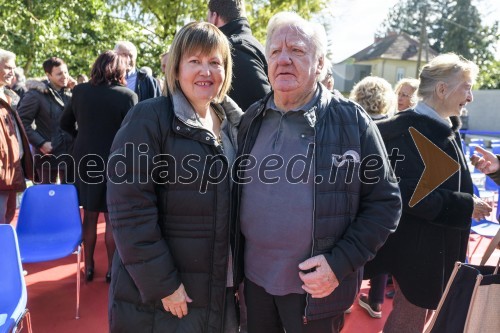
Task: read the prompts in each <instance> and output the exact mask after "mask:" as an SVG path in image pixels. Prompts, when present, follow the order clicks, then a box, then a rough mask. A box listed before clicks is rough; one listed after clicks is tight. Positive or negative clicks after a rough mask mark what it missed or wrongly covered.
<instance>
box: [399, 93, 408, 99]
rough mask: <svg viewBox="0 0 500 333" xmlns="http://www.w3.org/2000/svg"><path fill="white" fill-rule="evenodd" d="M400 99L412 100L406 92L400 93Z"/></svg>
mask: <svg viewBox="0 0 500 333" xmlns="http://www.w3.org/2000/svg"><path fill="white" fill-rule="evenodd" d="M398 97H404V98H410V97H411V96H410V95H408V94H407V93H404V92H399V93H398Z"/></svg>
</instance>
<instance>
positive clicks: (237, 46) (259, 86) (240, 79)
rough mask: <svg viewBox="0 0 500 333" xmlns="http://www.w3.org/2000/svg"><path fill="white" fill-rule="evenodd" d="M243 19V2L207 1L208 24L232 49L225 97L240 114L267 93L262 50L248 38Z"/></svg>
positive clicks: (226, 0) (249, 32)
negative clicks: (230, 73) (231, 75)
mask: <svg viewBox="0 0 500 333" xmlns="http://www.w3.org/2000/svg"><path fill="white" fill-rule="evenodd" d="M245 16H246V13H245V1H244V0H210V1H209V2H208V22H210V23H212V24H213V25H215V26H217V27H218V28H219V29H220V30H221V31H222V32H223V33H224V34H225V35H226V36H227V38H228V39H229V42H230V43H231V46H232V48H233V52H232V56H233V64H234V65H233V82H232V88H231V90H230V91H229V97H231V98H232V99H233V100H234V101H235V102H236V103H237V104H238V106H239V107H240V108H241V109H242V110H243V111H245V110H246V109H247V108H248V107H249V106H250V105H252V104H253V103H254V102H256V101H258V100H260V99H261V98H262V97H264V96H265V95H266V94H267V93H268V92H269V91H271V86H270V85H269V80H268V78H267V61H266V57H265V56H264V48H263V47H262V45H261V44H260V43H259V41H258V40H257V39H256V38H255V37H254V36H253V35H252V30H251V29H250V24H249V23H248V20H247V19H246V17H245Z"/></svg>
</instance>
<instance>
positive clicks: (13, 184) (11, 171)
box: [0, 49, 33, 224]
mask: <svg viewBox="0 0 500 333" xmlns="http://www.w3.org/2000/svg"><path fill="white" fill-rule="evenodd" d="M15 60H16V55H15V54H14V53H12V52H10V51H6V50H2V49H0V224H4V223H10V222H11V221H12V220H13V219H14V215H15V213H16V195H17V192H21V191H24V189H25V188H26V182H25V178H29V179H33V158H32V156H31V152H30V148H29V144H28V139H27V138H26V133H25V132H24V128H23V126H22V123H21V119H19V116H18V114H17V112H16V106H17V102H18V101H19V96H17V95H16V94H15V93H14V92H12V91H10V90H7V89H5V87H6V86H8V85H10V84H11V83H12V80H13V78H14V69H15V68H16V64H15Z"/></svg>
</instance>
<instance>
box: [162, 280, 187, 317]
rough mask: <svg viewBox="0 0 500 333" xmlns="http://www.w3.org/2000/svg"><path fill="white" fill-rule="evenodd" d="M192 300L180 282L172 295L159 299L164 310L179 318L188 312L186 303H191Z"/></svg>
mask: <svg viewBox="0 0 500 333" xmlns="http://www.w3.org/2000/svg"><path fill="white" fill-rule="evenodd" d="M192 301H193V300H192V299H191V298H189V296H188V295H187V293H186V290H185V289H184V285H183V284H182V283H181V285H180V286H179V288H177V290H176V291H174V293H173V294H172V295H170V296H167V297H165V298H163V299H162V300H161V302H162V303H163V307H164V308H165V311H167V312H170V313H172V314H173V315H174V316H176V317H179V318H182V317H184V316H185V315H187V314H188V308H187V303H191V302H192Z"/></svg>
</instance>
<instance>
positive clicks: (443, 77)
mask: <svg viewBox="0 0 500 333" xmlns="http://www.w3.org/2000/svg"><path fill="white" fill-rule="evenodd" d="M478 73H479V68H478V67H477V65H476V64H475V63H473V62H472V61H470V60H467V59H465V58H464V57H462V56H460V55H457V54H455V53H444V54H440V55H438V56H437V57H435V58H434V59H432V60H431V61H430V62H429V63H428V64H426V65H425V66H424V67H422V70H421V71H420V85H419V87H418V96H419V97H422V98H423V99H427V98H430V97H432V96H433V94H434V90H435V88H436V85H437V84H438V83H439V82H445V83H447V84H460V83H462V81H461V80H458V77H457V75H459V74H461V75H462V76H463V78H468V79H471V80H472V81H473V82H475V81H476V77H477V74H478Z"/></svg>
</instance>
